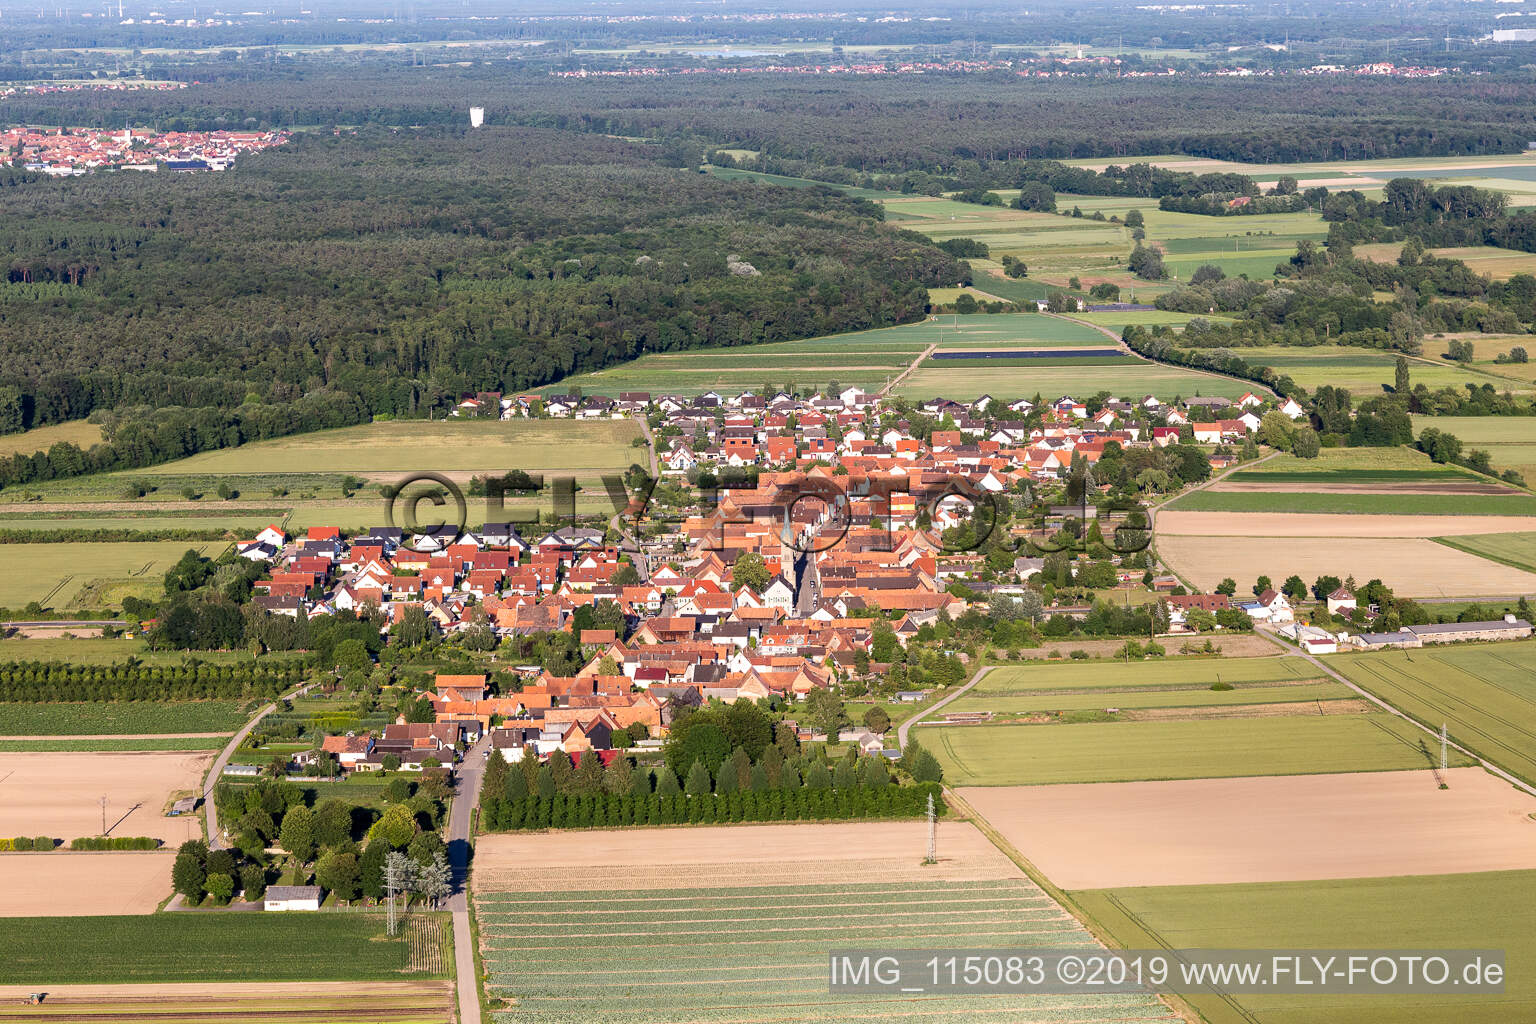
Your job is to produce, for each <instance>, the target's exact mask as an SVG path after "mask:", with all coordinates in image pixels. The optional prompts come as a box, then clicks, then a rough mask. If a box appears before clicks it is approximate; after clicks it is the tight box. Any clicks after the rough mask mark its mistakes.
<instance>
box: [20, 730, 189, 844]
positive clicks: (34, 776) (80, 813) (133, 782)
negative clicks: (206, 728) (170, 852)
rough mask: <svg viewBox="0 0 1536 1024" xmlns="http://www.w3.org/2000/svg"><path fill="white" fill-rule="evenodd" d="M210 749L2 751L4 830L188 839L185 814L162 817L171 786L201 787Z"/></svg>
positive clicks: (26, 833) (56, 835)
mask: <svg viewBox="0 0 1536 1024" xmlns="http://www.w3.org/2000/svg"><path fill="white" fill-rule="evenodd" d="M212 760H213V756H212V755H211V754H208V753H184V752H164V753H56V754H38V753H0V780H3V781H0V835H6V836H52V837H54V838H55V839H64V840H66V841H67V840H70V839H78V838H81V837H83V836H96V835H101V834H102V814H103V811H102V806H101V798H102V797H103V796H105V797H106V798H107V806H106V812H105V813H106V825H107V828H106V832H107V834H108V835H114V836H150V837H152V838H155V839H162V840H164V841H165V842H166V843H169V844H176V843H180V842H182V841H183V840H185V839H187V838H188V836H187V824H188V822H190V821H191V819H190V818H187V819H185V820H182V819H177V818H167V817H165V811H166V809H167V808H168V806H169V803H170V800H171V797H172V795H173V794H177V793H185V792H188V791H192V790H201V789H202V786H203V776H204V775H205V774H206V773H207V771H208V765H209V763H210V762H211V761H212Z"/></svg>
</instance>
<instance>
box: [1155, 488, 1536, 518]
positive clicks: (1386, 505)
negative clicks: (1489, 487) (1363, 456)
mask: <svg viewBox="0 0 1536 1024" xmlns="http://www.w3.org/2000/svg"><path fill="white" fill-rule="evenodd" d="M1298 486H1305V484H1301V485H1298ZM1167 507H1168V508H1170V509H1177V510H1179V511H1181V512H1316V513H1331V514H1345V515H1404V516H1413V515H1417V516H1530V515H1536V495H1531V494H1526V493H1524V492H1518V491H1516V492H1512V493H1510V494H1393V493H1391V492H1385V491H1384V492H1382V493H1379V494H1345V493H1332V492H1330V493H1325V494H1307V493H1304V492H1301V491H1296V492H1284V491H1282V492H1253V491H1217V490H1204V491H1195V492H1193V493H1192V494H1187V495H1185V496H1184V497H1182V498H1178V499H1177V500H1175V501H1173V502H1172V503H1171V504H1169V505H1168V506H1167Z"/></svg>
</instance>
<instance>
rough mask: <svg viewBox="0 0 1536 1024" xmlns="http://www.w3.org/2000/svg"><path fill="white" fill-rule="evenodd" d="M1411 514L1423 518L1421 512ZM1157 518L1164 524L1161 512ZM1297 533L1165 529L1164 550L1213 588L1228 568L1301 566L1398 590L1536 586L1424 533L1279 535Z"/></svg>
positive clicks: (1300, 570)
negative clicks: (1304, 538) (1288, 540)
mask: <svg viewBox="0 0 1536 1024" xmlns="http://www.w3.org/2000/svg"><path fill="white" fill-rule="evenodd" d="M1186 514H1189V515H1201V514H1202V513H1186ZM1309 518H1332V517H1321V516H1314V517H1309ZM1369 518H1371V519H1381V518H1397V517H1383V516H1371V517H1369ZM1404 518H1420V520H1421V521H1422V517H1404ZM1158 525H1159V526H1161V525H1162V523H1161V520H1159V524H1158ZM1293 536H1297V535H1296V534H1269V533H1264V532H1260V531H1251V532H1250V533H1249V534H1248V535H1246V536H1235V535H1221V536H1196V535H1183V534H1173V535H1169V534H1161V533H1160V536H1159V538H1158V542H1157V550H1158V554H1159V555H1161V556H1162V558H1163V560H1164V561H1165V562H1167V563H1168V564H1169V565H1170V566H1172V567H1173V568H1174V569H1175V570H1176V571H1177V572H1179V573H1180V574H1181V575H1182V576H1184V577H1185V578H1186V579H1188V580H1190V581H1191V582H1192V583H1193V584H1194V585H1195V586H1197V587H1199V588H1201V589H1202V590H1210V589H1212V588H1214V587H1215V586H1217V584H1219V583H1220V582H1221V581H1222V580H1223V579H1225V578H1227V577H1229V576H1230V577H1232V578H1233V579H1236V580H1249V579H1253V578H1255V577H1257V576H1261V575H1264V576H1269V577H1271V578H1273V579H1277V580H1278V579H1284V578H1285V577H1287V576H1289V575H1291V574H1292V573H1295V574H1297V575H1299V576H1300V577H1301V578H1302V579H1304V580H1311V579H1315V578H1316V577H1318V576H1322V575H1325V574H1326V575H1334V576H1340V577H1343V576H1354V577H1355V579H1357V580H1370V579H1380V580H1383V581H1385V582H1386V584H1387V585H1388V586H1389V587H1391V588H1392V589H1393V590H1395V591H1396V592H1397V593H1399V594H1402V595H1405V596H1410V597H1479V596H1500V595H1507V594H1520V593H1531V592H1533V591H1536V573H1529V572H1524V571H1522V570H1520V569H1515V568H1512V567H1510V566H1506V565H1500V564H1498V563H1496V562H1491V561H1489V560H1487V559H1485V558H1479V557H1477V556H1476V555H1471V554H1467V553H1465V552H1462V551H1457V550H1456V549H1454V548H1449V547H1446V546H1445V545H1443V544H1436V543H1435V542H1434V541H1432V540H1427V539H1425V538H1423V537H1361V536H1359V535H1343V536H1339V537H1335V538H1331V539H1327V540H1323V539H1319V540H1318V541H1317V542H1316V543H1314V544H1283V543H1279V544H1277V543H1273V541H1275V540H1277V539H1281V538H1285V537H1293ZM1312 536H1326V535H1315V534H1314V535H1312Z"/></svg>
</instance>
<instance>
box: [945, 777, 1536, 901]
mask: <svg viewBox="0 0 1536 1024" xmlns="http://www.w3.org/2000/svg"><path fill="white" fill-rule="evenodd" d="M1445 777H1446V779H1447V781H1448V782H1449V783H1450V788H1449V789H1446V790H1441V789H1437V788H1436V786H1435V779H1434V776H1433V774H1431V773H1430V772H1428V771H1415V772H1361V773H1357V774H1350V775H1300V776H1285V777H1264V778H1241V779H1193V780H1186V781H1181V782H1120V783H1097V784H1091V785H1065V786H1014V787H1007V788H1000V787H979V788H973V787H967V788H964V789H961V790H960V795H961V796H962V797H963V798H964V799H965V800H967V801H968V802H969V803H970V804H971V805H972V806H973V807H974V808H975V809H976V810H977V812H978V813H980V814H981V815H982V816H983V817H985V818H986V819H987V821H989V822H990V823H991V824H992V825H993V827H995V828H996V829H997V830H998V831H999V832H1001V833H1002V834H1003V836H1004V837H1006V838H1007V839H1008V840H1009V841H1010V842H1011V843H1013V845H1014V846H1016V847H1018V849H1019V850H1020V851H1022V852H1023V853H1024V855H1025V856H1026V857H1028V858H1029V859H1030V860H1032V861H1033V862H1034V863H1035V864H1036V865H1037V866H1038V867H1039V868H1040V869H1041V870H1042V871H1044V872H1045V874H1046V875H1047V876H1048V877H1049V878H1050V879H1051V881H1053V882H1055V883H1056V884H1057V885H1059V886H1061V887H1062V888H1064V889H1100V888H1113V887H1120V886H1138V885H1205V884H1217V883H1226V882H1281V881H1300V880H1305V879H1322V878H1366V877H1378V876H1389V875H1431V874H1460V873H1466V872H1475V871H1504V870H1515V869H1529V868H1536V821H1533V820H1532V819H1531V817H1530V815H1531V813H1532V812H1536V799H1533V798H1532V797H1529V796H1527V795H1525V794H1522V793H1521V792H1519V791H1518V790H1516V789H1514V788H1513V787H1512V786H1510V785H1509V784H1508V783H1505V782H1503V781H1501V780H1499V779H1498V778H1496V777H1494V776H1492V775H1490V774H1488V773H1487V772H1485V771H1483V770H1482V769H1480V768H1457V769H1452V770H1451V771H1449V772H1446V773H1445Z"/></svg>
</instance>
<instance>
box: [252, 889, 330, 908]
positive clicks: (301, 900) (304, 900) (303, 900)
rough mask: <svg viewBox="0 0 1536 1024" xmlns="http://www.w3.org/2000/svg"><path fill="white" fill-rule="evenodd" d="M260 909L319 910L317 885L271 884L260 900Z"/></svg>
mask: <svg viewBox="0 0 1536 1024" xmlns="http://www.w3.org/2000/svg"><path fill="white" fill-rule="evenodd" d="M261 909H262V910H319V909H320V887H319V886H318V885H271V886H268V887H267V895H266V897H265V898H264V899H263V900H262V905H261Z"/></svg>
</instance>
